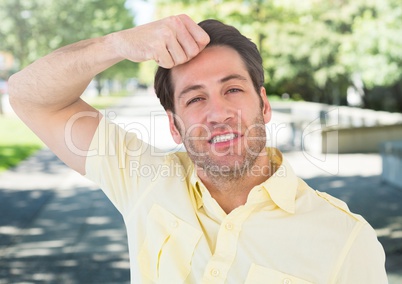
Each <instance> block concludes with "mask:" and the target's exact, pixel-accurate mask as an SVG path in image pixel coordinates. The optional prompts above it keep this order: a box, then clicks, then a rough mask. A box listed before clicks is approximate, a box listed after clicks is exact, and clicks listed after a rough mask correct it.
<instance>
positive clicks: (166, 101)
mask: <svg viewBox="0 0 402 284" xmlns="http://www.w3.org/2000/svg"><path fill="white" fill-rule="evenodd" d="M199 26H200V27H201V28H203V29H204V30H205V32H206V33H207V34H208V35H209V37H210V42H209V43H208V45H207V48H208V47H211V46H227V47H230V48H233V49H234V50H236V51H237V52H238V53H239V55H240V57H241V58H242V60H243V62H244V64H245V65H246V68H247V71H248V73H249V75H250V77H251V80H252V82H253V85H254V88H255V90H256V92H257V94H259V93H260V88H261V87H262V86H263V84H264V69H263V67H262V58H261V55H260V53H259V51H258V48H257V46H256V45H255V44H254V43H253V42H252V41H251V40H250V39H248V38H246V37H245V36H243V35H242V34H241V33H240V32H239V31H238V30H237V29H236V28H234V27H233V26H229V25H226V24H223V23H221V22H219V21H217V20H211V19H210V20H205V21H202V22H200V23H199ZM171 73H172V72H171V69H166V68H163V67H158V70H157V71H156V74H155V83H154V88H155V92H156V95H157V97H158V98H159V100H160V102H161V104H162V106H163V107H164V109H165V110H170V111H172V112H175V109H174V97H173V96H174V87H173V82H172V75H171Z"/></svg>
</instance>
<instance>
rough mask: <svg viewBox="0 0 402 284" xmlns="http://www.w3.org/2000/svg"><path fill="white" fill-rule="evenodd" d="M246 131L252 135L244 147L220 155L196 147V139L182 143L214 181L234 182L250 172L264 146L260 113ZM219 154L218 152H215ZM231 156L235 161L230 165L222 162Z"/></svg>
mask: <svg viewBox="0 0 402 284" xmlns="http://www.w3.org/2000/svg"><path fill="white" fill-rule="evenodd" d="M251 127H252V128H251V130H250V128H249V130H248V131H246V133H247V134H248V135H247V137H252V138H251V139H247V137H246V141H247V142H246V145H245V147H244V148H243V147H240V148H239V150H238V152H240V153H234V152H236V151H237V150H233V153H230V154H222V156H221V157H216V156H215V157H214V156H211V154H212V153H208V152H207V153H205V152H202V150H200V149H199V147H197V143H196V141H194V139H184V141H183V144H184V146H185V147H186V149H187V154H188V156H189V157H190V159H191V160H192V161H193V163H194V164H195V165H196V166H197V167H198V168H200V169H202V170H203V172H204V173H205V174H206V175H207V176H208V177H209V178H210V180H214V181H215V182H216V183H227V182H235V181H239V180H241V179H242V178H244V177H245V176H246V175H247V174H249V173H250V169H253V167H254V166H255V165H256V161H257V158H258V157H259V156H261V153H262V151H263V150H264V149H265V146H266V130H265V123H264V119H263V116H262V114H259V115H258V116H257V117H256V118H255V119H254V122H253V124H252V126H251ZM217 154H218V156H219V153H217ZM232 156H237V157H235V158H233V159H234V160H235V161H234V162H231V163H232V164H231V165H228V164H225V163H222V160H224V158H225V157H227V159H228V160H230V159H231V158H232ZM217 158H218V159H219V160H217Z"/></svg>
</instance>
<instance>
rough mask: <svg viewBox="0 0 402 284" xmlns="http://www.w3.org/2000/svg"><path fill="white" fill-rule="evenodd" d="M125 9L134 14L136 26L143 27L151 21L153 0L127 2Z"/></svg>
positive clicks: (130, 0)
mask: <svg viewBox="0 0 402 284" xmlns="http://www.w3.org/2000/svg"><path fill="white" fill-rule="evenodd" d="M126 7H127V8H129V9H131V10H132V11H133V12H134V15H135V24H136V25H143V24H146V23H148V22H150V21H152V20H153V14H154V4H153V0H148V1H147V0H127V1H126Z"/></svg>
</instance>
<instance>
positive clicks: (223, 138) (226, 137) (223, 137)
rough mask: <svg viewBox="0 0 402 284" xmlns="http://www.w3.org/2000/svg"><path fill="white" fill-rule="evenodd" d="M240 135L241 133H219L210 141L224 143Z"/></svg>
mask: <svg viewBox="0 0 402 284" xmlns="http://www.w3.org/2000/svg"><path fill="white" fill-rule="evenodd" d="M237 137H239V135H237V134H234V133H230V134H224V135H217V136H215V137H212V139H211V140H209V143H211V144H215V143H222V142H227V141H230V140H233V139H235V138H237Z"/></svg>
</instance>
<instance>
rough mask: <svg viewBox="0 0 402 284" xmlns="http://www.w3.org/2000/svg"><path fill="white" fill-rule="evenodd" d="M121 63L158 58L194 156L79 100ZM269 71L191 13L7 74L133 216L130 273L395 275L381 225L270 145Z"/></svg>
mask: <svg viewBox="0 0 402 284" xmlns="http://www.w3.org/2000/svg"><path fill="white" fill-rule="evenodd" d="M123 59H129V60H132V61H136V62H140V61H145V60H152V59H153V60H155V61H156V62H157V63H158V64H159V65H160V67H159V69H158V71H157V74H156V77H155V89H156V93H157V95H158V97H159V98H160V100H161V103H162V105H163V106H164V108H165V109H166V111H167V113H168V117H169V125H170V131H171V133H172V136H173V138H174V140H175V141H176V142H177V143H181V142H183V144H184V145H185V147H186V150H187V151H186V153H174V154H168V155H166V156H164V157H161V156H156V155H152V153H153V152H152V151H151V149H150V147H149V145H147V144H146V143H144V142H142V141H141V140H139V139H137V138H136V136H135V135H134V134H132V133H128V132H126V131H124V130H123V129H121V128H119V127H117V126H116V125H114V124H113V123H112V122H110V121H109V120H108V119H107V118H105V117H103V116H102V115H101V114H100V113H98V112H97V111H96V110H94V109H93V108H91V107H90V106H88V105H87V104H86V103H85V102H84V101H82V100H81V99H80V98H79V97H80V95H81V94H82V92H83V90H84V89H85V87H86V86H87V85H88V83H89V82H90V80H91V79H92V78H93V77H94V76H95V75H96V74H98V73H99V72H101V71H103V70H105V69H106V68H108V67H110V66H112V65H113V64H115V63H117V62H119V61H121V60H123ZM263 81H264V77H263V69H262V60H261V57H260V55H259V53H258V51H257V48H256V46H255V45H254V44H253V43H252V42H251V41H249V40H248V39H247V38H245V37H244V36H242V35H241V34H240V33H239V32H238V31H237V30H236V29H234V28H233V27H230V26H226V25H224V24H222V23H220V22H217V21H213V20H207V21H204V22H202V23H200V25H197V24H195V23H194V22H193V21H192V20H191V19H190V18H189V17H187V16H185V15H180V16H175V17H169V18H166V19H163V20H160V21H156V22H153V23H150V24H147V25H144V26H139V27H136V28H133V29H130V30H125V31H121V32H116V33H113V34H110V35H107V36H105V37H101V38H96V39H90V40H85V41H82V42H79V43H76V44H73V45H70V46H67V47H64V48H62V49H60V50H57V51H55V52H53V53H51V54H50V55H48V56H46V57H44V58H42V59H39V60H38V61H37V62H35V63H33V64H32V65H31V66H28V67H27V68H26V69H25V70H23V71H21V72H19V73H17V74H16V75H14V76H13V77H12V78H10V95H11V103H12V105H13V107H14V109H15V111H16V112H17V113H18V114H19V116H20V117H21V118H22V119H23V120H24V121H25V122H26V123H27V125H29V126H30V127H31V128H32V129H33V130H34V131H35V132H36V133H37V134H38V136H39V137H41V138H42V139H43V140H44V141H45V142H46V143H47V145H48V146H49V147H50V148H51V149H52V150H53V151H54V152H55V153H56V154H57V155H58V156H59V157H60V158H61V159H62V160H63V161H64V162H65V163H66V164H67V165H69V166H70V167H72V168H73V169H75V170H77V171H78V172H80V173H82V174H85V175H86V176H87V177H88V178H90V179H92V180H94V181H96V182H97V183H98V184H99V185H100V187H101V188H102V189H103V190H104V192H105V193H106V194H107V195H108V197H109V198H110V199H111V201H112V202H113V203H114V204H115V206H116V207H117V208H118V210H119V211H120V212H121V213H122V215H123V218H124V221H125V224H126V227H127V232H128V243H129V249H130V260H131V280H132V282H133V283H154V282H158V283H376V284H377V283H386V282H387V279H386V273H385V270H384V251H383V249H382V247H381V245H380V244H379V242H378V241H377V238H376V235H375V232H374V230H373V229H372V228H371V227H370V225H368V224H367V222H365V221H364V219H363V218H362V217H360V216H358V215H355V214H352V213H351V212H350V211H349V210H348V208H347V206H346V205H345V204H344V203H343V202H341V201H339V200H337V199H335V198H333V197H331V196H329V195H327V194H324V193H319V192H316V191H314V190H312V189H311V188H310V187H308V186H307V185H306V184H305V183H304V182H303V181H302V180H300V179H298V178H297V177H296V176H295V174H294V172H293V171H292V169H291V167H290V166H289V164H288V163H287V162H286V160H284V159H283V158H282V155H281V153H280V152H279V151H278V150H276V149H273V148H265V143H266V133H265V127H264V124H265V123H267V122H268V121H269V120H270V118H271V109H270V106H269V103H268V101H267V97H266V94H265V89H264V88H263ZM67 126H68V127H67ZM66 129H71V131H66ZM66 141H69V143H66ZM71 144H73V146H74V147H71ZM77 148H78V149H80V150H82V151H84V152H86V153H87V155H85V156H80V155H78V154H77V151H72V149H77ZM79 152H80V151H79ZM142 167H147V168H152V169H161V168H163V169H165V171H163V172H162V171H155V174H154V175H152V176H151V175H146V176H145V175H144V176H142V175H141V174H140V173H141V170H140V169H141V168H142Z"/></svg>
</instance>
